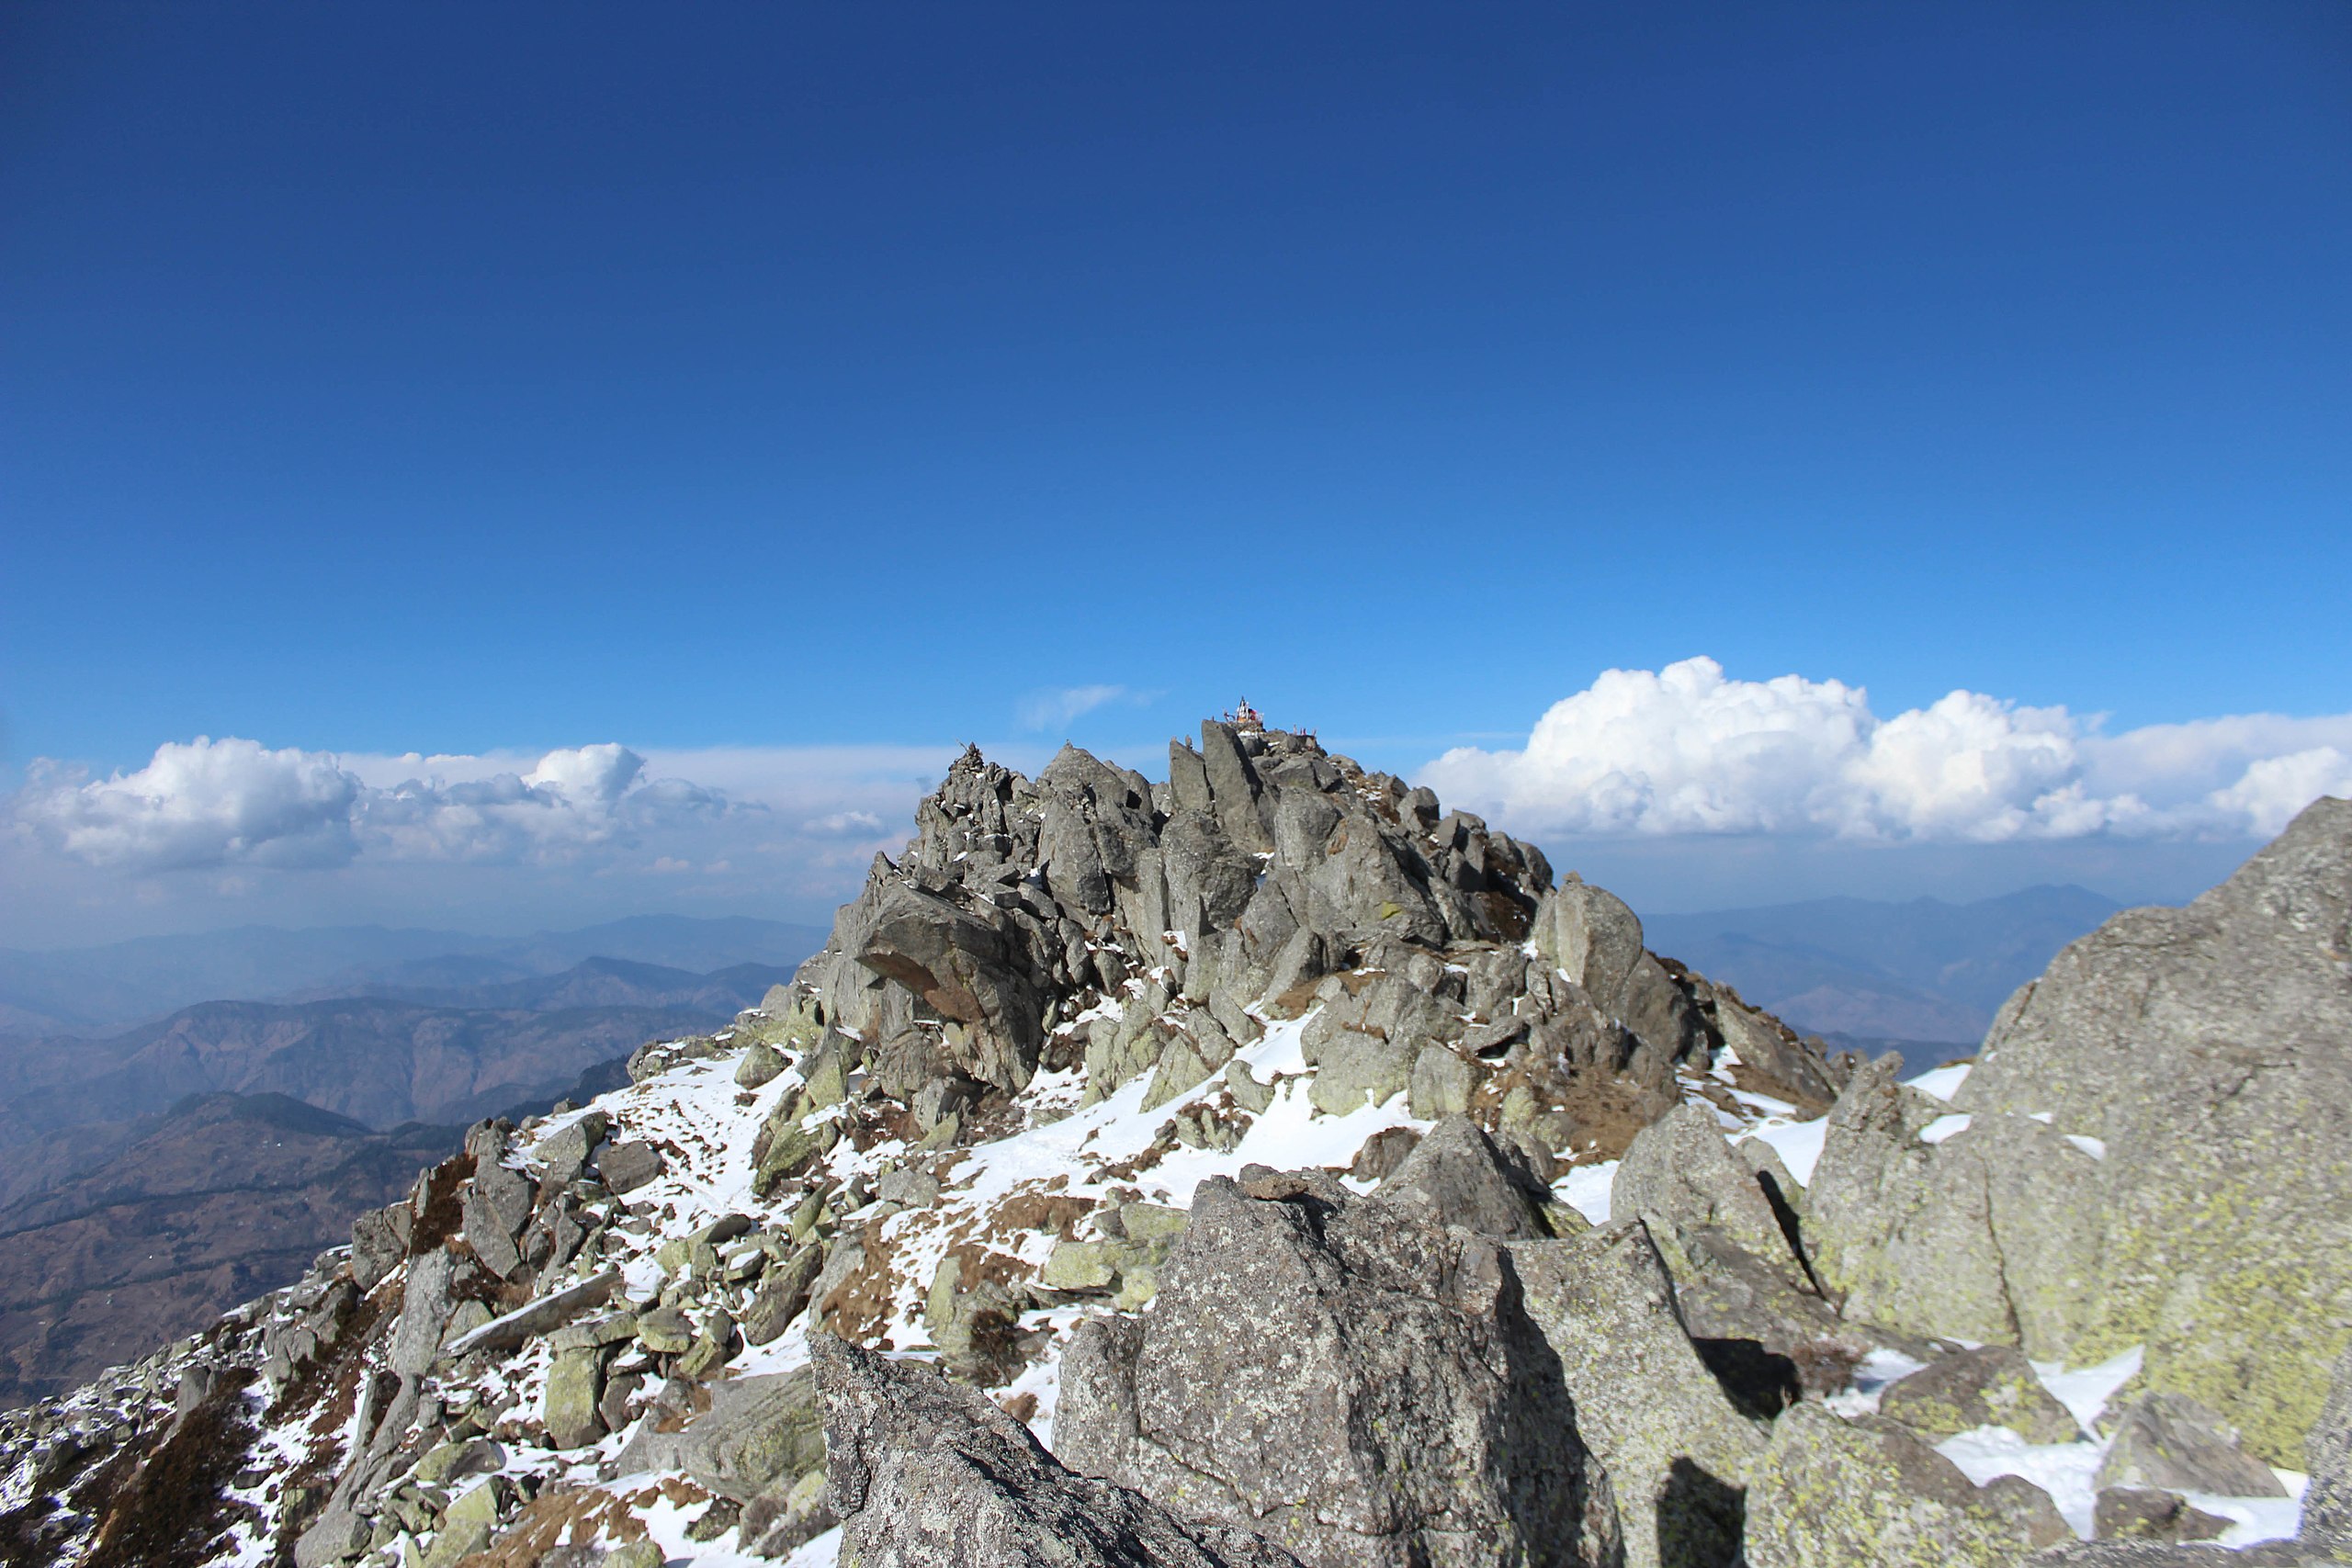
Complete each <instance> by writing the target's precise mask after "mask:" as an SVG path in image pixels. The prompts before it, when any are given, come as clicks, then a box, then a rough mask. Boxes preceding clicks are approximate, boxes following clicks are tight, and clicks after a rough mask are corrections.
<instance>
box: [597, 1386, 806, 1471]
mask: <svg viewBox="0 0 2352 1568" xmlns="http://www.w3.org/2000/svg"><path fill="white" fill-rule="evenodd" d="M707 1386H708V1387H709V1389H710V1407H709V1408H708V1409H707V1410H705V1411H702V1412H701V1413H700V1414H698V1415H696V1416H693V1417H692V1418H691V1419H689V1420H687V1421H686V1422H685V1424H684V1426H682V1427H680V1428H679V1429H678V1430H676V1431H674V1432H662V1431H656V1430H655V1429H654V1427H653V1425H652V1424H651V1423H647V1424H646V1425H644V1426H642V1427H639V1429H638V1431H637V1432H636V1433H635V1434H634V1435H633V1436H632V1437H631V1438H629V1440H628V1445H627V1446H626V1447H624V1448H623V1449H622V1450H621V1452H620V1456H619V1458H618V1459H616V1461H614V1472H615V1473H616V1474H618V1475H639V1474H642V1473H644V1472H649V1471H665V1470H683V1471H684V1472H686V1473H687V1474H688V1475H691V1476H693V1477H694V1478H695V1480H696V1481H699V1482H701V1483H703V1484H704V1485H705V1486H707V1487H709V1488H710V1489H711V1490H712V1491H713V1492H716V1493H718V1494H719V1495H721V1496H725V1497H732V1498H734V1499H735V1500H736V1501H737V1502H746V1501H749V1500H750V1499H751V1498H752V1497H755V1496H757V1495H759V1494H761V1493H762V1492H764V1491H766V1490H768V1489H769V1488H770V1487H772V1486H775V1485H776V1484H777V1483H779V1482H781V1483H784V1484H785V1485H786V1486H787V1487H789V1486H790V1485H791V1484H792V1483H795V1482H797V1481H798V1480H799V1479H800V1478H801V1477H803V1476H805V1475H808V1474H809V1473H810V1472H815V1471H818V1470H821V1469H822V1468H823V1467H824V1462H825V1431H824V1427H825V1416H824V1409H823V1406H822V1405H821V1404H820V1401H819V1400H818V1397H817V1380H816V1374H815V1372H814V1371H811V1370H810V1369H809V1368H808V1367H805V1366H804V1367H797V1368H795V1369H794V1370H793V1371H788V1372H763V1373H759V1374H756V1375H754V1376H752V1377H741V1378H729V1379H726V1380H724V1381H722V1382H714V1383H711V1384H709V1385H707Z"/></svg>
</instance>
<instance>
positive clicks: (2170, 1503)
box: [2091, 1486, 2232, 1541]
mask: <svg viewBox="0 0 2352 1568" xmlns="http://www.w3.org/2000/svg"><path fill="white" fill-rule="evenodd" d="M2231 1522H2232V1521H2230V1520H2228V1519H2225V1518H2222V1517H2221V1516H2219V1515H2218V1514H2209V1513H2207V1512H2206V1511H2205V1510H2204V1509H2202V1508H2199V1507H2198V1506H2195V1505H2194V1504H2192V1503H2190V1502H2189V1500H2188V1498H2186V1497H2183V1496H2182V1495H2180V1494H2178V1493H2177V1492H2166V1491H2165V1490H2163V1489H2162V1488H2160V1487H2154V1486H2104V1487H2101V1488H2100V1489H2099V1493H2098V1496H2097V1497H2096V1498H2094V1499H2093V1500H2092V1503H2091V1535H2092V1536H2093V1538H2095V1539H2096V1540H2155V1541H2184V1540H2213V1539H2215V1538H2216V1537H2218V1536H2220V1535H2222V1533H2224V1532H2225V1531H2227V1530H2228V1529H2229V1528H2230V1525H2231Z"/></svg>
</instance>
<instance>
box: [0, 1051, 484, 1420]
mask: <svg viewBox="0 0 2352 1568" xmlns="http://www.w3.org/2000/svg"><path fill="white" fill-rule="evenodd" d="M462 1135H463V1134H462V1129H459V1128H456V1127H428V1126H423V1125H420V1124H417V1123H414V1122H412V1123H410V1124H409V1125H407V1126H405V1127H401V1128H397V1129H394V1130H392V1131H390V1132H375V1131H371V1130H370V1129H368V1128H367V1127H364V1126H362V1125H360V1124H359V1123H358V1122H354V1121H352V1120H351V1119H350V1118H348V1117H344V1116H337V1115H335V1114H334V1112H332V1111H321V1110H319V1109H318V1108H317V1107H315V1106H310V1105H305V1104H303V1103H301V1102H300V1101H299V1100H289V1099H288V1098H287V1097H286V1096H284V1095H278V1094H263V1095H235V1094H216V1095H208V1096H203V1097H200V1098H197V1099H192V1100H187V1101H186V1102H185V1103H183V1104H182V1105H180V1106H178V1107H176V1108H175V1109H174V1110H173V1111H171V1112H170V1113H169V1114H167V1115H165V1116H164V1117H162V1118H160V1119H157V1120H155V1121H154V1122H153V1123H152V1124H149V1125H146V1126H145V1127H144V1129H143V1131H142V1133H141V1136H140V1137H139V1138H138V1139H137V1140H136V1141H135V1142H133V1143H131V1144H130V1145H129V1146H127V1147H121V1148H119V1149H118V1150H117V1151H116V1152H115V1156H114V1157H113V1158H111V1159H109V1160H107V1161H106V1162H105V1163H104V1164H102V1165H99V1166H97V1167H96V1168H91V1169H87V1170H85V1171H83V1172H81V1173H80V1174H78V1175H75V1176H71V1177H68V1178H66V1179H63V1180H62V1181H61V1182H59V1183H57V1184H56V1185H55V1186H53V1187H51V1189H50V1190H46V1191H42V1192H40V1193H37V1194H35V1195H32V1196H30V1197H26V1198H20V1199H18V1200H17V1201H15V1202H12V1203H8V1204H6V1205H0V1406H6V1405H14V1404H24V1403H26V1402H27V1401H28V1400H33V1399H38V1398H40V1396H41V1395H43V1394H45V1393H53V1392H56V1391H57V1390H60V1389H64V1388H71V1387H72V1386H74V1383H75V1382H78V1381H79V1380H81V1379H83V1378H86V1377H89V1376H91V1375H92V1374H93V1373H95V1372H96V1371H98V1370H99V1369H101V1368H104V1367H107V1366H110V1365H115V1364H119V1363H120V1362H123V1361H128V1360H130V1359H133V1358H135V1357H137V1356H140V1355H142V1354H144V1353H145V1352H146V1351H147V1350H148V1349H149V1348H152V1347H153V1345H154V1344H155V1343H156V1342H157V1341H158V1339H161V1338H169V1337H172V1336H173V1335H175V1334H182V1333H186V1332H187V1331H189V1330H190V1329H193V1328H196V1327H198V1326H200V1325H203V1324H205V1323H207V1322H209V1321H210V1319H211V1318H212V1317H214V1316H215V1315H217V1314H219V1313H220V1312H222V1311H223V1310H225V1309H226V1308H228V1307H231V1306H233V1305H235V1304H236V1303H239V1302H241V1301H245V1300H248V1299H250V1298H251V1297H253V1296H254V1295H256V1294H258V1293H259V1292H264V1291H269V1290H275V1289H276V1288H277V1287H278V1286H279V1285H282V1284H284V1283H286V1282H287V1281H288V1280H291V1279H293V1278H295V1277H296V1276H297V1275H299V1274H300V1272H301V1271H302V1269H303V1267H304V1266H305V1265H306V1264H308V1263H309V1262H310V1260H311V1258H312V1257H313V1256H315V1255H316V1254H317V1253H318V1252H319V1251H320V1250H322V1248H324V1247H332V1246H334V1245H336V1244H338V1243H339V1242H342V1241H344V1240H346V1239H348V1236H349V1231H350V1225H351V1220H352V1216H353V1215H355V1214H356V1213H359V1212H360V1211H361V1210H363V1209H367V1208H371V1207H375V1206H377V1205H379V1204H382V1203H386V1202H389V1201H391V1200H392V1199H393V1198H394V1197H396V1196H398V1195H399V1194H400V1193H401V1192H403V1191H405V1190H407V1189H408V1186H409V1184H410V1183H411V1182H412V1181H413V1180H414V1179H415V1178H416V1173H417V1171H418V1170H419V1169H420V1168H423V1167H424V1166H426V1165H429V1164H431V1163H433V1162H434V1161H435V1160H438V1159H440V1158H441V1157H442V1156H445V1155H447V1154H449V1153H450V1152H452V1151H453V1150H454V1149H455V1148H456V1147H457V1146H458V1142H459V1140H460V1138H461V1137H462Z"/></svg>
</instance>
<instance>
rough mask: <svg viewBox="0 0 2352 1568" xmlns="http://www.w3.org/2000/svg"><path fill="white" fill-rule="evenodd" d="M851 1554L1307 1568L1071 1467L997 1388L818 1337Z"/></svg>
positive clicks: (1089, 1565) (1065, 1566)
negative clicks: (966, 1384) (1010, 1409)
mask: <svg viewBox="0 0 2352 1568" xmlns="http://www.w3.org/2000/svg"><path fill="white" fill-rule="evenodd" d="M809 1355H810V1358H811V1359H813V1360H814V1361H815V1363H816V1368H817V1385H818V1388H819V1390H820V1392H821V1393H822V1394H823V1396H824V1402H825V1449H826V1462H827V1467H828V1471H827V1473H828V1483H829V1486H830V1490H831V1500H832V1507H833V1511H834V1513H835V1514H837V1515H838V1516H839V1517H840V1518H841V1521H842V1552H841V1556H842V1562H855V1563H857V1564H858V1565H859V1568H1030V1565H1031V1564H1035V1563H1046V1562H1049V1563H1054V1564H1056V1565H1057V1568H1297V1562H1296V1560H1295V1558H1293V1557H1291V1556H1290V1555H1289V1554H1288V1553H1287V1552H1284V1551H1281V1550H1279V1549H1278V1548H1275V1547H1273V1546H1271V1545H1269V1544H1267V1543H1266V1542H1265V1541H1264V1540H1261V1539H1259V1538H1258V1537H1256V1536H1254V1535H1251V1534H1250V1532H1248V1531H1247V1530H1239V1529H1222V1528H1219V1527H1217V1526H1215V1525H1196V1524H1191V1523H1187V1522H1185V1521H1183V1520H1181V1519H1179V1518H1177V1517H1175V1516H1174V1515H1172V1514H1170V1513H1169V1512H1168V1511H1167V1510H1166V1509H1164V1508H1161V1507H1159V1506H1156V1505H1155V1504H1152V1503H1150V1502H1148V1501H1147V1500H1146V1499H1145V1498H1143V1497H1140V1496H1138V1495H1136V1494H1135V1493H1133V1492H1130V1491H1128V1490H1126V1489H1125V1488H1124V1487H1120V1486H1114V1485H1112V1484H1110V1483H1107V1482H1103V1481H1096V1480H1091V1479H1089V1478H1087V1477H1085V1476H1082V1475H1073V1474H1072V1473H1070V1472H1069V1471H1067V1470H1065V1469H1063V1468H1062V1467H1061V1466H1060V1465H1059V1464H1057V1463H1056V1462H1055V1461H1054V1457H1053V1456H1052V1455H1051V1454H1049V1453H1047V1452H1046V1450H1044V1449H1043V1448H1041V1447H1039V1446H1038V1444H1037V1439H1036V1438H1033V1437H1031V1436H1030V1435H1029V1429H1028V1428H1027V1427H1023V1425H1022V1424H1021V1423H1020V1422H1018V1421H1015V1420H1014V1419H1013V1418H1012V1416H1008V1415H1006V1414H1005V1413H1004V1412H1003V1411H1002V1410H1001V1409H999V1408H998V1407H997V1405H996V1404H995V1402H994V1401H992V1400H990V1399H989V1397H988V1396H987V1395H986V1394H983V1393H978V1392H976V1391H973V1390H970V1389H965V1388H959V1387H956V1385H955V1384H952V1383H950V1382H948V1381H947V1380H946V1379H945V1378H944V1377H942V1376H940V1374H939V1372H938V1371H937V1370H936V1369H934V1368H933V1367H930V1366H926V1365H923V1364H922V1363H920V1362H915V1361H899V1360H893V1359H890V1358H889V1357H887V1356H882V1355H877V1354H876V1353H875V1352H873V1351H871V1350H865V1349H861V1348H858V1347H856V1346H854V1345H852V1344H850V1343H849V1342H847V1341H846V1340H842V1339H835V1338H832V1337H818V1338H817V1339H815V1340H812V1341H811V1342H810V1344H809Z"/></svg>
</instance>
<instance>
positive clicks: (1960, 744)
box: [1421, 659, 2352, 843]
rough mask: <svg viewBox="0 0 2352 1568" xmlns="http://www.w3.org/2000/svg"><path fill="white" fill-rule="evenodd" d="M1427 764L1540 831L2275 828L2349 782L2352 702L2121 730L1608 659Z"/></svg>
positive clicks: (2036, 833) (2076, 833)
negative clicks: (1572, 690)
mask: <svg viewBox="0 0 2352 1568" xmlns="http://www.w3.org/2000/svg"><path fill="white" fill-rule="evenodd" d="M1421 780H1422V782H1424V783H1427V784H1430V785H1431V786H1433V787H1434V788H1436V789H1437V791H1438V792H1439V794H1440V795H1442V796H1444V797H1445V798H1446V799H1448V800H1449V801H1453V800H1459V801H1461V802H1463V803H1464V804H1465V805H1472V806H1475V807H1477V808H1480V809H1483V810H1485V811H1487V813H1488V814H1490V815H1492V816H1495V817H1497V818H1499V819H1501V820H1504V821H1508V822H1510V823H1511V824H1513V825H1514V826H1518V827H1521V828H1523V829H1529V830H1551V831H1559V832H1567V833H1576V834H1584V835H1589V836H1595V837H1636V836H1666V835H1679V834H1718V833H1747V834H1773V835H1795V836H1815V837H1826V838H1836V839H1845V840H1866V841H1867V840H1875V841H1888V842H1903V841H1912V842H1958V843H1999V842H2009V841H2016V840H2060V839H2074V838H2083V837H2087V836H2090V835H2094V834H2112V835H2129V836H2175V837H2178V836H2207V837H2215V836H2222V837H2226V836H2267V835H2269V834H2273V833H2276V832H2277V831H2278V829H2280V828H2282V827H2283V826H2285V824H2286V822H2287V821H2288V819H2289V818H2291V817H2292V816H2293V815H2294V813H2295V812H2296V811H2298V810H2300V809H2301V808H2302V807H2304V806H2306V805H2308V804H2310V803H2311V801H2312V800H2313V799H2315V798H2317V797H2318V796H2319V795H2327V794H2334V795H2343V794H2346V793H2352V715H2346V716H2333V717H2326V718H2317V719H2295V718H2287V717H2283V716H2276V715H2248V716H2232V717H2226V718H2219V719H2209V720H2200V721H2197V722H2195V723H2192V724H2185V725H2163V726H2151V727H2148V728H2144V729H2140V730H2132V731H2127V732H2125V733H2123V734H2120V735H2114V736H2109V735H2107V734H2105V733H2103V732H2102V731H2101V728H2100V727H2099V724H2098V720H2097V719H2096V718H2095V717H2094V718H2085V717H2082V716H2076V715H2075V714H2073V713H2070V712H2069V711H2068V710H2067V709H2065V708H2064V707H2031V706H2026V705H2020V704H2017V703H2012V702H2007V701H2004V700H2002V699H2000V698H1997V697H1991V696H1987V695H1985V694H1982V693H1977V692H1968V691H1956V692H1952V693H1951V694H1948V695H1946V696H1944V697H1941V698H1939V700H1937V701H1936V702H1934V703H1932V704H1930V705H1928V706H1926V707H1924V708H1914V709H1911V710H1909V711H1907V712H1904V713H1898V714H1895V715H1893V716H1889V717H1881V716H1878V715H1877V714H1875V713H1873V712H1872V711H1871V705H1870V698H1869V694H1868V693H1867V691H1865V690H1864V688H1862V687H1860V686H1853V685H1849V684H1847V683H1846V682H1841V681H1836V680H1824V681H1815V680H1809V679H1807V678H1805V677H1804V676H1801V675H1783V676H1781V677H1779V678H1777V679H1774V680H1770V681H1737V680H1732V679H1730V678H1728V677H1726V676H1725V675H1724V671H1723V667H1722V666H1721V665H1719V664H1717V663H1716V662H1715V661H1714V660H1712V659H1686V660H1681V661H1680V662H1679V663H1675V664H1669V665H1668V666H1667V667H1666V668H1665V669H1663V670H1659V671H1646V670H1611V671H1604V672H1603V673H1602V674H1601V675H1600V678H1599V679H1598V680H1596V681H1594V682H1593V683H1592V684H1591V685H1590V686H1589V687H1587V688H1586V689H1585V690H1583V691H1581V692H1578V693H1577V694H1575V695H1573V696H1569V697H1566V698H1564V699H1563V700H1561V701H1560V702H1558V703H1555V705H1553V706H1552V708H1551V709H1550V710H1549V711H1548V712H1546V713H1545V714H1544V716H1543V717H1542V718H1541V719H1539V720H1538V721H1537V722H1536V725H1535V728H1534V730H1533V732H1532V734H1530V736H1529V737H1528V740H1527V744H1526V746H1525V747H1523V748H1521V750H1479V749H1476V748H1467V747H1465V748H1460V749H1457V750H1452V751H1448V752H1447V753H1446V754H1445V755H1444V756H1442V757H1440V758H1439V759H1438V760H1437V761H1434V762H1432V763H1430V765H1429V766H1428V767H1427V768H1426V769H1424V770H1423V771H1422V774H1421Z"/></svg>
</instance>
